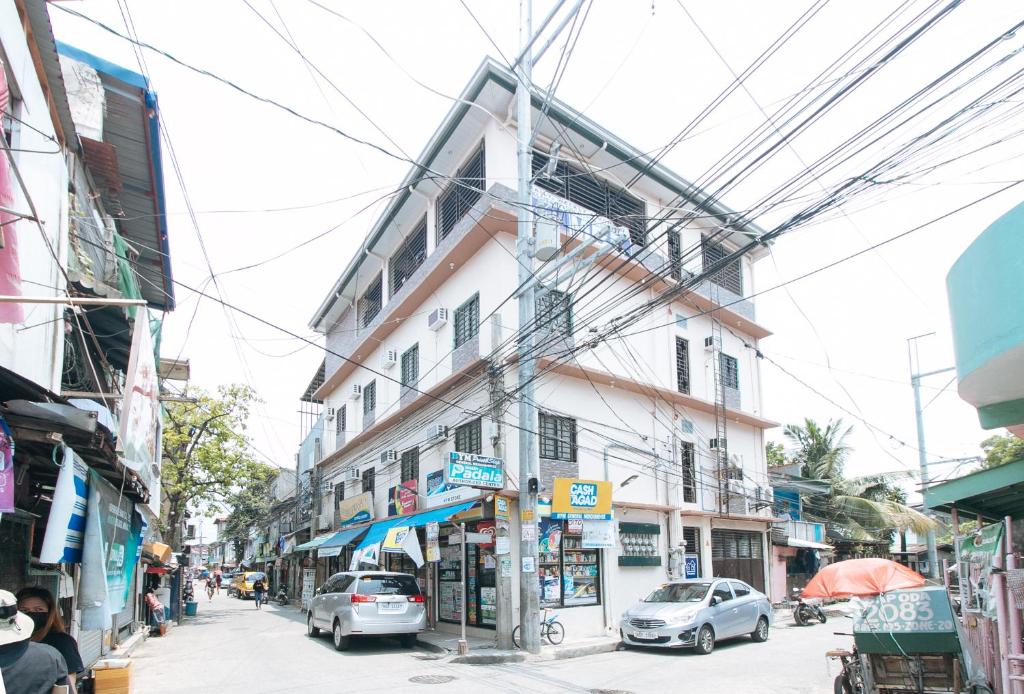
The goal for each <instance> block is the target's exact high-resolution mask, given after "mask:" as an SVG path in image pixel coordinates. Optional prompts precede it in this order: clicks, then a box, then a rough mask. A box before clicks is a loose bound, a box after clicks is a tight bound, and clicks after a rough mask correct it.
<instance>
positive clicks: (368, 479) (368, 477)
mask: <svg viewBox="0 0 1024 694" xmlns="http://www.w3.org/2000/svg"><path fill="white" fill-rule="evenodd" d="M376 481H377V469H376V468H370V469H369V470H363V491H364V492H373V486H374V484H375V483H376Z"/></svg>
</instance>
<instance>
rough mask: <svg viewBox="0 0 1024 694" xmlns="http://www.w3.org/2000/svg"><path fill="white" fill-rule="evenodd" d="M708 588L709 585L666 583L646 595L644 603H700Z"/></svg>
mask: <svg viewBox="0 0 1024 694" xmlns="http://www.w3.org/2000/svg"><path fill="white" fill-rule="evenodd" d="M710 587H711V584H710V583H666V584H665V585H663V586H661V587H659V588H658V589H656V590H655V591H654V592H653V593H651V594H650V595H648V596H647V598H646V599H645V600H644V602H700V601H701V600H703V599H704V596H706V595H707V594H708V588H710Z"/></svg>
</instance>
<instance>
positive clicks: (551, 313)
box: [536, 289, 572, 337]
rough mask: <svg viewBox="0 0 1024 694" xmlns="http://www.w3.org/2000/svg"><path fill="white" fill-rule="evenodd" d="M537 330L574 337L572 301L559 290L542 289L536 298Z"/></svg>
mask: <svg viewBox="0 0 1024 694" xmlns="http://www.w3.org/2000/svg"><path fill="white" fill-rule="evenodd" d="M536 307H537V329H538V330H541V331H545V332H548V333H550V334H552V335H564V336H566V337H569V336H571V335H572V300H571V299H570V297H569V295H568V294H567V293H565V292H560V291H558V290H557V289H540V290H538V292H537V298H536Z"/></svg>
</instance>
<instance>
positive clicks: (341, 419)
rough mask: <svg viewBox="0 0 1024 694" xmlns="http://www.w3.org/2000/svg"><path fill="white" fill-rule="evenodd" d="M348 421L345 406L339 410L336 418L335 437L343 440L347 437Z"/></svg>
mask: <svg viewBox="0 0 1024 694" xmlns="http://www.w3.org/2000/svg"><path fill="white" fill-rule="evenodd" d="M346 419H348V417H347V413H346V411H345V405H342V406H341V407H339V408H338V411H337V414H336V415H335V417H334V435H335V436H337V437H338V438H341V437H342V436H344V435H345V424H346V422H345V420H346Z"/></svg>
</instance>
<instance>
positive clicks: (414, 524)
mask: <svg viewBox="0 0 1024 694" xmlns="http://www.w3.org/2000/svg"><path fill="white" fill-rule="evenodd" d="M478 502H479V500H473V501H464V502H462V503H461V504H455V505H454V506H446V507H445V508H436V509H432V510H430V511H423V512H422V513H416V514H414V515H411V516H395V517H393V518H388V519H387V520H382V521H378V522H376V523H374V524H373V525H371V526H370V528H369V529H368V530H367V531H366V537H364V538H363V541H362V542H360V543H359V546H358V547H357V548H356V549H363V548H364V547H369V546H370V545H375V544H377V543H379V542H383V541H384V538H385V537H387V534H388V530H390V529H391V528H394V527H397V526H401V527H403V528H419V527H421V526H424V525H426V524H427V523H440V522H442V521H446V520H448V519H449V518H451V517H452V516H454V515H456V514H458V513H462V512H463V511H465V510H467V509H469V508H470V507H472V506H473V505H475V504H477V503H478Z"/></svg>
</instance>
